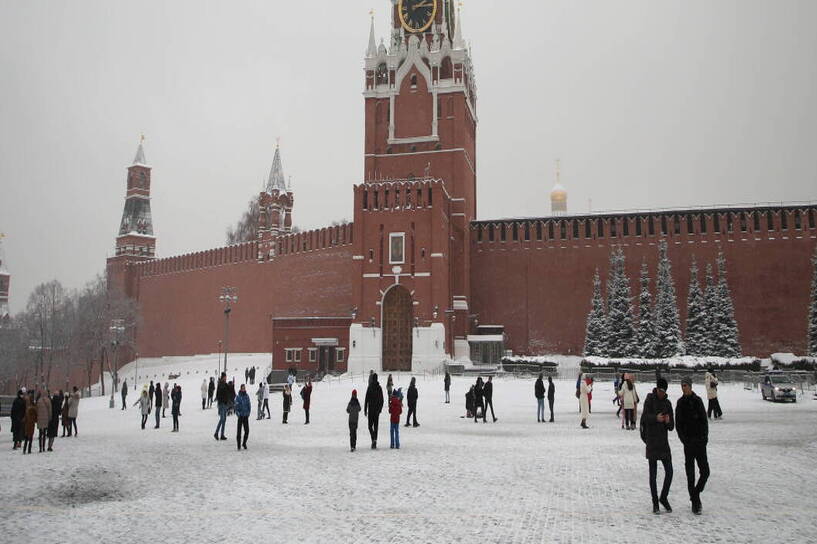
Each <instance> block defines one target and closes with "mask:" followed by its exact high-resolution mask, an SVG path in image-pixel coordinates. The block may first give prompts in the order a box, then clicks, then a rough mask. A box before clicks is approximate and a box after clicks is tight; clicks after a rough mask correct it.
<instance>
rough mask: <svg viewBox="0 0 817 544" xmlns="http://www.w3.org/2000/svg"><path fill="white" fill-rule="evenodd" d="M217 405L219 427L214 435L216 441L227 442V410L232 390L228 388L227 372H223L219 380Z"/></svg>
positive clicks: (217, 426)
mask: <svg viewBox="0 0 817 544" xmlns="http://www.w3.org/2000/svg"><path fill="white" fill-rule="evenodd" d="M216 404H217V406H218V425H216V432H215V433H213V438H215V439H216V440H227V437H226V436H224V430H225V429H224V428H225V427H226V426H227V409H228V408H229V406H230V389H229V387H227V373H226V372H222V373H221V378H219V380H218V389H217V390H216ZM219 433H220V434H219Z"/></svg>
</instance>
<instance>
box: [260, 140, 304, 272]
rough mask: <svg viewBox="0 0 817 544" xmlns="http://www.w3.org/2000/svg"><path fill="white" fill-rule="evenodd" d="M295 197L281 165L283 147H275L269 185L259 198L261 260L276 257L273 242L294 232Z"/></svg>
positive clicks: (268, 180)
mask: <svg viewBox="0 0 817 544" xmlns="http://www.w3.org/2000/svg"><path fill="white" fill-rule="evenodd" d="M294 203H295V197H294V195H293V194H292V185H291V183H290V186H289V187H288V186H287V182H286V178H285V177H284V168H283V165H282V164H281V146H280V145H276V146H275V157H273V159H272V168H270V172H269V178H268V179H267V185H266V187H264V190H263V191H261V194H260V195H259V196H258V239H259V242H261V243H260V244H259V249H258V251H259V255H258V258H259V260H263V259H265V258H268V257H274V256H275V254H274V245H273V244H272V240H273V239H274V238H275V237H277V236H279V235H282V234H288V233H290V232H292V205H293V204H294Z"/></svg>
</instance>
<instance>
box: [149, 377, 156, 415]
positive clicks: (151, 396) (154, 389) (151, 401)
mask: <svg viewBox="0 0 817 544" xmlns="http://www.w3.org/2000/svg"><path fill="white" fill-rule="evenodd" d="M155 391H156V387H154V385H153V380H150V387H149V388H148V399H150V409H151V410H153V393H154V392H155Z"/></svg>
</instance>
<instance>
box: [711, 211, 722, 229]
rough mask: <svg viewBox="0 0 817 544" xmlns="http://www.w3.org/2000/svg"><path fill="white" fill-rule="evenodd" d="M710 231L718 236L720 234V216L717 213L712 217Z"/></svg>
mask: <svg viewBox="0 0 817 544" xmlns="http://www.w3.org/2000/svg"><path fill="white" fill-rule="evenodd" d="M712 230H714V231H715V232H717V233H718V234H720V232H721V216H720V215H719V214H717V213H716V214H714V215H713V216H712Z"/></svg>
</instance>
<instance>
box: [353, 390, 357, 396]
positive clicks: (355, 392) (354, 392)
mask: <svg viewBox="0 0 817 544" xmlns="http://www.w3.org/2000/svg"><path fill="white" fill-rule="evenodd" d="M352 396H353V397H356V396H357V389H352Z"/></svg>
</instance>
